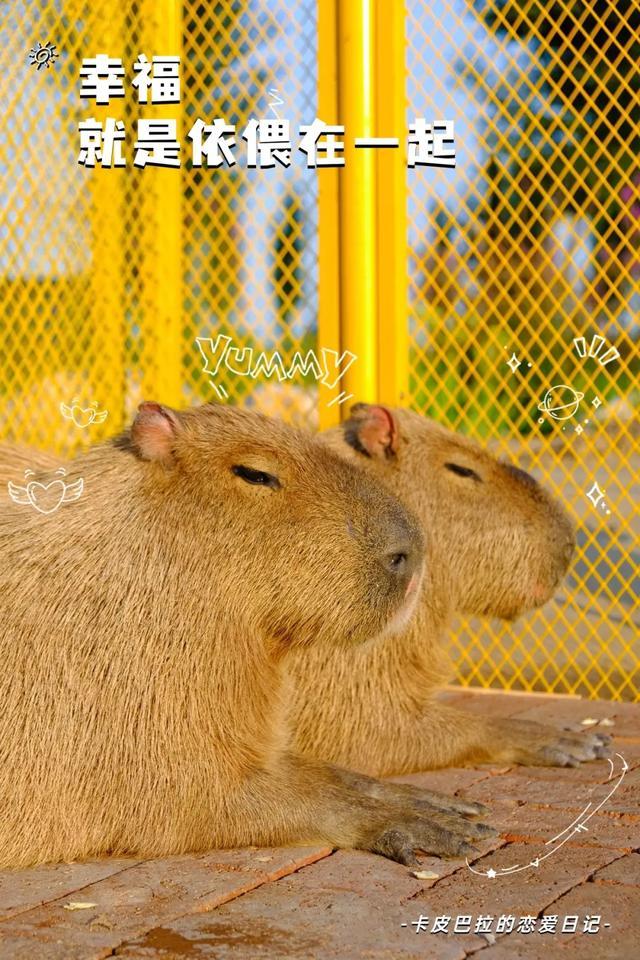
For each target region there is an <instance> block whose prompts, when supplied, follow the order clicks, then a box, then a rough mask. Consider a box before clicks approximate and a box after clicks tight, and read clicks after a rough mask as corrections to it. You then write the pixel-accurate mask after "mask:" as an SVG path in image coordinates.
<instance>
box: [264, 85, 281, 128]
mask: <svg viewBox="0 0 640 960" xmlns="http://www.w3.org/2000/svg"><path fill="white" fill-rule="evenodd" d="M267 93H268V94H269V96H270V97H271V100H270V101H269V103H268V104H267V106H268V107H269V109H270V110H271V112H272V114H273V115H274V117H275V118H276V120H279V119H280V114H279V113H278V111H277V110H276V109H275V107H281V106H282V105H283V103H284V100H283V99H282V97H281V96H280V94H279V93H278V90H277V89H276V87H270V88H269V89H268V90H267Z"/></svg>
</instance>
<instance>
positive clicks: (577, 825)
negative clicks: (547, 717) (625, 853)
mask: <svg viewBox="0 0 640 960" xmlns="http://www.w3.org/2000/svg"><path fill="white" fill-rule="evenodd" d="M616 757H620V759H621V760H622V767H621V768H620V770H621V773H620V777H619V779H618V780H617V781H616V783H615V784H614V786H613V788H612V789H611V790H610V791H609V793H608V794H607V795H606V797H604V799H603V800H601V801H600V803H599V804H598V805H597V807H594V808H593V810H591V806H592V803H593V801H591V800H590V801H589V803H588V804H587V805H586V807H585V808H584V810H583V811H582V813H580V814H578V816H577V817H576V818H575V820H574V821H573V822H572V823H570V824H569V826H568V827H565V828H564V830H561V831H560V833H558V834H556V836H555V837H551V839H550V840H547V841H545V846H546V847H548V846H549V844H550V843H554V842H555V841H556V840H557V839H558V837H561V836H562V835H563V834H566V836H565V838H564V840H561V841H560V843H558V844H556V846H555V847H552V848H551V850H549V851H548V853H545V854H543V855H542V856H539V857H535V858H534V859H533V860H531V861H530V862H529V863H524V864H522V865H521V864H519V863H516V864H514V865H513V866H512V867H501V868H500V869H499V870H496V869H494V868H493V867H489V869H488V870H476V869H474V867H472V866H471V864H470V863H469V858H468V857H466V858H465V863H466V864H467V866H468V868H469V870H470V871H471V873H475V874H476V876H478V877H489V879H490V880H493V879H494V878H495V877H503V876H505V875H507V874H511V873H520V871H521V870H528V869H529V868H530V867H534V868H537V867H539V866H540V864H541V863H542V861H543V860H546V859H547V858H548V857H550V856H552V855H553V854H554V853H555V852H556V851H557V850H559V849H560V847H562V846H564V844H565V843H566V842H567V840H570V839H571V837H573V836H575V834H576V833H583V832H584V833H586V832H587V831H588V829H589V828H588V827H586V826H585V824H586V823H587V821H588V820H590V819H591V817H592V816H593V815H594V813H597V812H598V810H600V809H601V808H602V807H603V806H604V805H605V803H607V801H608V800H610V799H611V797H612V796H613V795H614V793H615V792H616V790H617V789H618V787H619V786H620V784H621V783H622V781H623V780H624V778H625V776H626V773H627V770H628V769H629V764H628V763H627V761H626V760H625V758H624V757H623V756H622V754H621V753H616ZM608 759H609V758H608ZM609 763H610V764H611V771H610V773H609V776H608V777H607V783H610V782H611V778H612V776H613V773H614V769H615V768H614V763H613V760H611V759H609ZM588 810H591V812H590V813H589V814H588V816H586V817H585V814H586V813H587V811H588ZM583 817H584V819H583Z"/></svg>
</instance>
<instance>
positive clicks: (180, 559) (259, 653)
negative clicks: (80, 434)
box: [0, 403, 486, 867]
mask: <svg viewBox="0 0 640 960" xmlns="http://www.w3.org/2000/svg"><path fill="white" fill-rule="evenodd" d="M80 478H82V479H83V481H84V490H83V493H82V495H81V497H80V498H79V499H77V500H76V501H75V502H73V503H68V504H62V505H61V506H59V508H58V509H57V510H55V511H54V512H52V513H48V514H46V515H45V514H42V513H40V512H38V511H37V510H36V509H33V507H32V505H29V504H25V503H20V502H18V503H13V502H9V501H8V500H7V499H6V494H5V495H3V503H2V509H1V510H0V541H1V543H2V566H1V570H0V623H1V633H0V656H1V658H2V672H1V673H0V703H2V710H1V711H0V810H1V811H2V816H1V817H0V866H14V867H17V866H26V865H29V864H35V863H41V862H47V861H58V860H77V859H81V858H86V857H92V856H98V855H102V854H118V855H121V854H133V855H136V856H145V857H150V856H163V855H170V854H178V853H181V852H185V851H197V850H205V849H209V848H212V847H221V846H237V845H244V844H269V845H270V844H285V843H310V842H317V841H320V842H324V843H330V844H332V845H334V846H357V847H362V848H364V849H368V850H373V851H377V852H379V853H382V854H384V855H386V856H389V857H393V858H395V859H397V860H400V861H402V862H405V863H413V862H415V854H414V850H415V849H421V850H425V851H432V852H435V853H442V854H459V853H460V852H464V851H465V850H466V849H467V845H466V843H465V838H466V837H474V836H480V835H482V833H483V830H484V831H486V828H484V827H483V826H482V825H481V824H475V823H469V822H468V821H461V820H460V818H457V819H456V820H454V819H453V818H451V817H449V815H448V814H447V813H446V812H443V811H442V810H439V809H437V808H436V807H434V806H433V805H431V803H430V797H429V796H426V795H424V794H422V793H421V792H420V791H415V790H410V789H409V788H403V787H400V786H392V785H386V784H382V783H378V782H377V781H373V780H370V779H368V778H365V777H360V776H358V775H356V774H351V773H348V772H347V771H344V770H340V769H338V768H334V767H330V766H328V765H326V764H325V763H322V762H315V761H313V760H306V759H304V758H300V757H298V756H296V755H295V754H292V753H290V752H289V751H288V749H287V740H288V736H287V730H286V727H285V724H284V722H283V709H282V705H281V701H282V696H281V681H280V670H281V664H282V661H283V659H284V656H285V655H286V654H287V652H288V651H290V649H291V648H298V649H302V648H307V649H312V648H313V647H317V646H319V645H322V644H325V643H328V642H329V641H333V639H334V635H335V633H336V632H337V631H338V630H339V631H341V632H342V633H343V635H344V636H346V637H347V638H348V640H349V642H350V643H354V644H355V643H356V642H359V641H363V640H365V639H367V638H369V637H370V636H371V635H376V634H378V633H380V632H381V631H384V629H385V628H386V627H387V626H388V624H389V622H390V621H391V620H393V619H394V617H397V616H398V615H399V614H401V613H402V611H403V610H404V608H405V606H406V605H407V604H409V603H410V602H411V597H412V595H413V594H414V593H415V578H416V577H418V576H419V573H420V569H421V566H422V544H421V538H420V534H419V532H418V530H417V527H416V523H415V521H414V520H413V519H412V517H411V516H410V514H409V513H408V512H407V511H406V509H404V508H403V507H401V506H400V504H399V503H398V501H397V500H396V499H395V498H394V497H393V496H392V495H390V494H389V493H387V492H385V491H384V489H383V488H382V486H381V485H380V484H379V483H377V482H376V481H374V480H372V479H370V478H368V477H366V476H364V475H363V474H362V473H361V471H359V470H357V469H356V468H355V467H353V466H351V465H349V464H347V463H346V462H345V461H344V460H342V459H341V458H339V457H338V456H336V455H335V454H334V453H332V452H331V451H329V450H328V449H327V448H326V447H325V446H324V445H322V444H321V443H320V442H319V441H317V440H314V439H313V438H311V437H307V436H305V435H302V434H299V433H296V432H294V431H293V430H291V429H289V428H286V427H285V426H284V425H281V424H277V423H275V422H273V421H270V420H268V419H267V418H264V417H260V416H259V415H257V414H250V413H247V412H243V411H239V410H234V409H232V408H227V407H219V406H205V407H201V408H198V409H193V410H189V411H186V412H183V413H177V412H175V411H173V410H170V409H168V408H166V407H162V406H160V405H159V404H155V403H145V404H142V406H141V407H140V410H139V412H138V415H137V417H136V419H135V421H134V423H133V425H132V428H131V430H130V433H129V434H128V435H126V436H124V437H122V438H120V439H118V440H117V441H115V442H112V443H108V444H105V445H102V446H99V447H96V448H95V449H92V450H90V451H89V452H88V453H87V454H85V455H83V456H80V457H79V458H78V459H77V460H76V461H74V462H73V463H72V464H71V465H70V467H69V470H68V474H67V476H66V478H65V482H66V483H67V484H72V483H74V482H75V481H77V480H78V479H80ZM407 595H409V599H408V600H407V599H406V597H407ZM478 809H479V808H477V807H473V806H472V807H471V809H469V810H468V812H471V813H476V812H478Z"/></svg>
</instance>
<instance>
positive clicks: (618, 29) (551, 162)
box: [407, 0, 640, 698]
mask: <svg viewBox="0 0 640 960" xmlns="http://www.w3.org/2000/svg"><path fill="white" fill-rule="evenodd" d="M408 10H409V16H408V22H407V37H408V48H407V50H408V52H407V58H408V63H407V66H408V70H407V73H408V84H409V101H410V103H409V107H410V109H409V113H410V115H411V116H415V115H416V113H419V114H423V113H424V114H426V115H427V116H438V117H439V116H446V117H450V118H455V121H456V134H457V136H456V140H457V143H458V146H459V149H458V164H457V168H456V170H455V176H452V175H451V174H452V171H449V170H447V171H444V172H443V173H441V174H440V175H438V176H435V177H434V175H433V173H432V172H431V171H430V172H428V173H427V174H423V175H422V176H413V177H412V178H411V180H410V196H409V213H410V240H409V248H410V253H411V258H412V261H411V266H410V292H409V297H410V329H411V336H412V350H411V355H410V361H409V362H410V370H411V387H410V389H411V400H412V404H413V405H414V406H415V407H416V408H417V409H418V410H420V411H422V412H424V413H427V414H429V415H431V416H434V417H436V418H437V419H439V420H441V421H444V422H445V423H448V424H449V425H451V426H452V427H453V428H455V429H459V430H461V431H463V432H465V433H469V434H471V435H474V436H476V437H479V438H483V439H486V440H493V441H495V443H494V446H495V448H496V449H500V448H502V449H503V451H504V452H505V453H506V454H507V455H508V456H509V457H511V458H512V459H515V460H516V461H518V462H520V463H521V465H523V466H529V467H531V468H533V471H534V473H536V475H537V476H539V477H541V478H542V479H543V480H544V482H545V483H547V484H548V485H549V486H551V487H552V488H553V489H554V490H555V491H556V493H557V494H559V495H560V496H561V498H562V500H563V502H564V503H565V504H566V505H567V506H568V507H569V509H570V510H571V512H572V513H573V515H574V518H575V519H576V520H577V521H578V524H579V551H578V557H577V561H576V562H575V563H574V564H573V567H572V573H571V576H570V577H569V579H568V581H567V583H566V585H565V593H564V596H563V597H562V598H561V599H560V600H559V601H557V602H554V603H551V604H548V605H547V606H546V607H545V608H544V609H543V610H541V611H540V612H539V613H537V614H536V615H535V616H532V617H528V618H527V619H526V622H524V624H523V625H522V626H520V627H518V628H514V627H513V626H512V625H502V624H494V625H493V626H492V628H491V630H487V628H486V626H485V625H483V626H482V628H481V629H480V628H479V627H478V626H477V625H462V627H461V632H460V633H459V635H458V637H457V643H456V653H457V655H458V658H459V669H460V673H461V675H462V676H464V678H465V679H466V680H468V681H469V682H471V683H478V682H480V683H482V684H492V683H499V684H500V685H506V686H510V687H524V688H526V689H532V688H533V689H542V690H553V691H557V692H568V691H579V692H581V693H588V694H592V695H595V696H600V697H605V698H606V697H618V696H623V697H635V696H637V695H638V693H639V691H640V677H639V674H638V656H639V653H638V613H639V597H640V547H639V545H638V533H639V527H640V524H639V523H638V519H637V517H638V511H637V505H636V504H637V499H638V493H639V489H638V476H639V474H640V450H639V441H638V436H639V432H638V418H637V410H638V401H639V397H638V391H639V388H640V383H639V381H638V372H639V365H638V337H639V334H640V322H639V320H638V317H639V315H640V311H639V308H640V243H639V241H640V161H639V159H638V157H639V156H640V100H639V96H640V94H639V90H640V82H639V81H640V68H639V64H640V33H639V30H640V21H639V20H638V16H637V13H638V8H637V4H635V3H634V0H617V2H607V0H590V2H588V3H582V2H580V3H578V2H574V0H562V2H557V3H556V2H553V3H552V2H548V3H544V2H543V3H538V2H533V0H473V2H466V3H465V2H464V0H433V2H431V0H430V2H429V3H426V2H421V0H416V2H410V3H409V5H408ZM634 10H635V15H634ZM594 337H595V340H594ZM514 355H515V360H513V361H512V363H511V365H509V362H510V361H511V358H512V357H513V356H514ZM594 483H597V484H598V485H599V487H600V488H601V489H602V490H604V491H605V494H606V496H605V497H604V499H603V500H602V501H600V503H599V504H598V507H596V506H595V505H594V504H593V503H592V501H590V500H589V499H587V493H588V492H589V491H590V490H591V489H592V486H593V484H594ZM593 498H595V499H597V494H596V493H594V494H593ZM609 511H610V512H609ZM634 515H635V519H634ZM478 637H480V638H481V639H478Z"/></svg>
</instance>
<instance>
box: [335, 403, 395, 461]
mask: <svg viewBox="0 0 640 960" xmlns="http://www.w3.org/2000/svg"><path fill="white" fill-rule="evenodd" d="M344 436H345V439H346V441H347V443H348V444H350V446H352V447H353V448H354V449H355V450H359V451H360V453H364V454H366V456H368V457H373V458H374V459H378V460H388V459H390V458H391V457H395V455H396V452H397V449H398V424H397V422H396V418H395V417H394V415H393V411H391V410H389V408H388V407H382V406H378V405H373V404H369V403H355V404H354V405H353V406H352V407H351V417H350V418H349V420H347V421H346V422H345V424H344Z"/></svg>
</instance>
